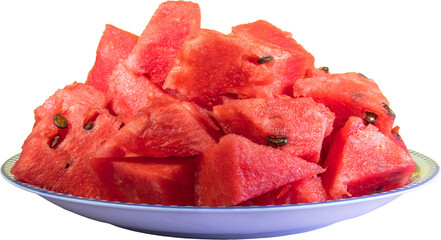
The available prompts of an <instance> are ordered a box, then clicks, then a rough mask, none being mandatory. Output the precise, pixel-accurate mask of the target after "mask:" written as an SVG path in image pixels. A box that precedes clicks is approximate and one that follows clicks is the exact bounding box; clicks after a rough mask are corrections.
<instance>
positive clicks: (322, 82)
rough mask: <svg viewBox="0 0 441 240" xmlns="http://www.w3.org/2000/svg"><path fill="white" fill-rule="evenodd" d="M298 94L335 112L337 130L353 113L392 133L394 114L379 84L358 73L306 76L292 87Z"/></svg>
mask: <svg viewBox="0 0 441 240" xmlns="http://www.w3.org/2000/svg"><path fill="white" fill-rule="evenodd" d="M293 95H294V96H295V97H299V96H308V97H312V98H313V99H314V100H315V101H317V102H320V103H323V104H324V105H325V106H327V107H328V108H329V109H330V110H331V111H332V112H334V113H335V121H334V129H335V131H337V130H338V129H340V128H341V127H343V125H344V124H345V123H346V121H347V120H348V119H349V117H351V116H357V117H360V118H362V119H368V120H369V121H370V123H373V124H374V125H375V126H377V127H378V128H379V129H380V131H381V132H382V133H384V134H388V133H390V132H391V129H392V126H393V123H394V120H395V114H394V113H393V112H392V110H391V109H390V108H389V101H388V100H387V99H386V97H385V96H384V95H383V93H382V92H381V90H380V89H379V87H378V85H377V84H376V83H375V82H374V81H373V80H372V79H369V78H366V77H364V76H362V75H360V74H358V73H353V72H352V73H344V74H327V75H325V76H321V77H313V78H305V79H303V80H301V81H297V82H296V83H295V84H294V87H293Z"/></svg>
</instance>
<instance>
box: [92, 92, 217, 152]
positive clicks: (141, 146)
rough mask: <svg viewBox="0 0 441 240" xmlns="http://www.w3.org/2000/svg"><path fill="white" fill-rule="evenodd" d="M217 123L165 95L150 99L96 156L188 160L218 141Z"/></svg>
mask: <svg viewBox="0 0 441 240" xmlns="http://www.w3.org/2000/svg"><path fill="white" fill-rule="evenodd" d="M214 127H215V125H214V123H212V122H211V119H209V117H208V116H207V115H204V114H203V113H202V112H200V111H199V110H198V108H197V107H196V106H195V105H194V104H192V103H189V102H184V101H179V100H176V99H174V98H172V97H170V96H167V95H164V96H163V97H158V98H155V99H151V101H149V102H148V103H147V105H146V106H145V107H144V108H142V109H141V110H139V112H138V114H137V115H136V116H135V117H134V118H132V119H131V120H130V121H128V122H127V123H126V125H125V126H124V127H122V128H121V129H120V130H119V131H118V132H117V133H116V134H115V135H113V136H112V137H111V138H110V139H108V140H107V141H106V142H105V143H104V145H103V146H101V147H100V149H99V150H98V152H97V154H96V156H97V157H101V158H111V157H157V158H163V157H169V156H178V157H188V156H194V155H199V154H201V153H202V152H203V151H204V150H205V149H206V148H207V147H208V146H209V145H211V144H214V143H215V141H214V139H213V138H212V137H211V135H210V134H211V133H213V132H215V129H213V128H214Z"/></svg>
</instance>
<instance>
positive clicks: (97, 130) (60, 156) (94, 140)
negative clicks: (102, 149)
mask: <svg viewBox="0 0 441 240" xmlns="http://www.w3.org/2000/svg"><path fill="white" fill-rule="evenodd" d="M107 105H108V99H107V98H106V97H105V95H104V94H103V93H102V92H100V91H98V90H96V89H95V88H93V87H92V86H88V85H84V84H81V83H74V84H72V85H69V86H67V87H65V88H64V89H61V90H58V91H57V92H56V93H55V94H54V95H53V96H51V97H50V98H49V99H48V100H46V102H45V103H44V104H43V105H42V106H40V107H38V108H37V109H36V110H35V119H36V122H35V125H34V127H33V129H32V132H31V134H30V135H29V136H28V138H27V139H26V141H25V142H24V144H23V146H22V153H21V155H20V159H19V160H18V161H17V163H15V165H14V167H13V168H12V170H11V172H12V174H14V175H15V176H16V177H17V178H18V179H20V180H21V181H24V182H27V183H30V184H32V185H36V186H39V187H42V188H45V189H48V190H51V191H55V192H59V193H65V194H72V195H76V196H81V197H89V198H98V197H99V188H100V187H99V181H98V179H97V177H96V175H95V174H94V173H93V172H91V171H90V169H89V168H88V162H89V161H90V159H91V157H92V156H93V154H94V153H95V151H96V149H97V148H99V146H101V144H102V143H103V142H104V141H105V140H106V139H107V138H109V137H110V136H111V135H113V134H114V133H115V132H116V131H117V130H118V128H119V126H120V125H121V121H120V120H119V119H118V118H117V117H115V116H113V115H111V114H109V111H108V110H107V108H106V107H107ZM56 114H61V115H62V116H64V117H65V118H66V119H67V127H66V128H64V129H60V128H59V127H57V126H56V125H55V124H54V115H56ZM58 122H60V121H58ZM91 122H92V123H93V125H92V126H90V125H91V124H90V123H91ZM87 124H89V125H88V127H86V125H87ZM56 136H58V137H56ZM56 138H59V140H58V142H56V140H55V139H56Z"/></svg>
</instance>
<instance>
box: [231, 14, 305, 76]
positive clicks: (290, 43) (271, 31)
mask: <svg viewBox="0 0 441 240" xmlns="http://www.w3.org/2000/svg"><path fill="white" fill-rule="evenodd" d="M231 35H234V36H242V37H246V38H249V39H254V40H256V41H263V42H265V43H270V44H274V45H276V46H279V47H281V48H283V49H286V50H290V51H293V52H296V53H300V54H304V55H305V57H306V62H307V66H308V67H307V68H308V69H312V68H313V67H314V56H312V54H311V53H309V52H308V51H306V50H305V48H303V46H302V45H300V44H299V43H297V41H296V40H295V39H294V38H293V37H292V34H291V33H289V32H285V31H282V30H281V29H279V28H277V27H276V26H274V25H272V24H271V23H269V22H267V21H264V20H258V21H255V22H252V23H247V24H241V25H237V26H234V27H233V28H232V31H231Z"/></svg>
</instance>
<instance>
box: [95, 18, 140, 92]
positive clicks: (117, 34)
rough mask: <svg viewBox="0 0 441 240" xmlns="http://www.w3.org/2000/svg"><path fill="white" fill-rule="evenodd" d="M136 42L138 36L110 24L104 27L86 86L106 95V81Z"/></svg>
mask: <svg viewBox="0 0 441 240" xmlns="http://www.w3.org/2000/svg"><path fill="white" fill-rule="evenodd" d="M137 41H138V36H136V35H134V34H132V33H129V32H126V31H124V30H121V29H119V28H117V27H115V26H112V25H110V24H107V25H106V28H105V30H104V32H103V35H102V37H101V39H100V42H99V44H98V49H97V51H96V60H95V64H94V65H93V67H92V69H91V70H90V72H89V74H88V76H87V81H86V84H88V85H91V86H94V87H95V88H96V89H98V90H100V91H102V92H104V93H106V92H107V89H108V88H109V86H108V79H109V77H110V75H111V74H112V72H113V69H114V68H115V66H116V65H118V63H119V61H120V60H122V59H125V58H127V56H128V55H129V53H130V52H131V51H132V49H133V46H135V44H136V42H137Z"/></svg>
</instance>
